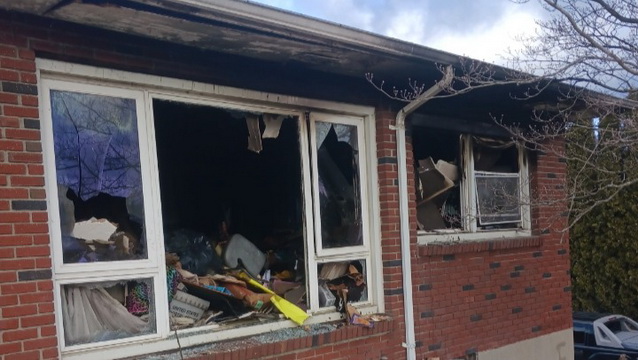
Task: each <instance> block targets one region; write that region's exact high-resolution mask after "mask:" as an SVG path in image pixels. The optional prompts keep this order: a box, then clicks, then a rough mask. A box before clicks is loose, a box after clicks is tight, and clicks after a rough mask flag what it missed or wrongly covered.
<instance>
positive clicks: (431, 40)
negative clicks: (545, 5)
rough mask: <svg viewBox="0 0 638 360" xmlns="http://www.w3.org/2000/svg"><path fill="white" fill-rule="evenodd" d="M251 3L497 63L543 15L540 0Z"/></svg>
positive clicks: (286, 0) (290, 0) (287, 0)
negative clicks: (516, 1) (515, 0)
mask: <svg viewBox="0 0 638 360" xmlns="http://www.w3.org/2000/svg"><path fill="white" fill-rule="evenodd" d="M252 1H253V2H257V3H261V4H265V5H269V6H273V7H276V8H280V9H285V10H289V11H293V12H297V13H301V14H305V15H308V16H312V17H316V18H319V19H323V20H328V21H332V22H335V23H339V24H343V25H347V26H351V27H354V28H358V29H362V30H366V31H370V32H373V33H376V34H380V35H385V36H389V37H392V38H397V39H401V40H405V41H409V42H413V43H417V44H420V45H424V46H428V47H431V48H434V49H437V50H444V51H447V52H451V53H454V54H458V55H466V56H469V57H472V58H475V59H478V60H483V61H487V62H491V63H496V64H505V59H506V58H507V55H508V51H510V50H516V49H517V48H520V42H519V41H517V38H519V37H520V36H525V35H531V34H533V33H534V31H535V29H536V24H535V19H537V18H540V17H541V16H543V15H544V10H543V9H542V8H541V7H540V6H539V4H538V2H537V1H536V0H530V1H529V2H527V3H523V4H519V3H514V2H512V1H510V0H252ZM519 1H520V0H519Z"/></svg>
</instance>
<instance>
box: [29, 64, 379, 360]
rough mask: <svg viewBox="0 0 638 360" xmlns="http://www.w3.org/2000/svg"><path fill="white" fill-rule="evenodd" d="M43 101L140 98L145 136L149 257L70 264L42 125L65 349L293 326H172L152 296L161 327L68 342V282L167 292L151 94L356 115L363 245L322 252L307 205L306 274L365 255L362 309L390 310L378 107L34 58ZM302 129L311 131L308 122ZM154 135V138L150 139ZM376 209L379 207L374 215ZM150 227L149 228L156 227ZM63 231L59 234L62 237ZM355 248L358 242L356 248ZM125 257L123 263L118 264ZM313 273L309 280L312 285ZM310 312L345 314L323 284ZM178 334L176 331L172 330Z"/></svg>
mask: <svg viewBox="0 0 638 360" xmlns="http://www.w3.org/2000/svg"><path fill="white" fill-rule="evenodd" d="M36 63H37V66H38V77H39V84H40V85H39V86H40V94H42V97H41V104H42V106H41V107H40V111H41V118H42V119H48V120H49V121H43V122H44V123H48V122H50V117H51V111H50V110H51V109H50V106H49V104H50V99H49V98H48V92H49V90H50V89H51V88H59V89H62V90H70V91H75V92H83V91H86V92H89V93H93V92H95V93H98V94H104V95H112V96H117V97H123V96H128V97H131V98H134V99H135V100H136V110H137V113H138V136H139V139H140V156H141V157H142V158H141V159H140V161H141V166H142V169H143V172H144V173H145V174H146V176H143V179H144V183H143V187H144V201H145V206H144V211H145V219H146V224H145V229H146V231H147V238H148V240H147V246H148V259H144V260H131V261H120V262H118V266H117V267H116V268H114V267H113V266H109V265H112V263H110V264H109V263H93V264H89V265H90V266H89V267H86V266H84V267H83V266H79V265H86V264H64V263H63V261H62V259H61V245H59V237H60V230H59V221H60V219H59V214H57V209H58V204H57V199H58V198H57V186H56V177H55V161H54V159H53V158H52V157H51V155H49V156H46V154H47V153H48V154H53V136H52V129H51V128H50V124H44V125H43V147H44V148H45V168H46V182H47V183H46V187H47V191H48V194H49V195H48V197H47V199H48V200H47V201H48V206H49V214H50V229H51V237H52V241H51V246H52V257H53V263H54V265H53V270H54V271H53V273H54V274H53V280H54V286H55V289H54V298H55V299H54V300H55V304H56V325H57V328H58V329H57V330H58V334H59V335H58V339H59V342H60V344H59V345H60V347H59V348H60V351H61V355H62V357H64V358H69V359H76V358H77V359H84V358H87V356H89V357H91V358H95V359H108V358H112V357H127V356H137V355H142V354H145V353H148V351H147V350H144V349H145V348H149V347H146V346H145V347H141V346H140V344H142V343H143V344H145V345H149V346H150V347H152V348H153V349H154V350H153V351H164V350H171V349H176V348H177V346H178V344H177V342H176V340H175V335H176V334H178V335H177V336H179V337H180V340H181V341H180V343H181V345H182V346H193V345H197V344H203V343H210V342H215V341H220V340H224V339H231V338H235V337H239V336H249V335H254V334H260V333H264V332H268V331H272V330H276V329H282V328H287V327H295V325H294V324H293V323H292V322H290V321H282V322H277V323H270V324H263V325H255V326H250V327H238V328H232V329H228V330H226V329H225V330H223V331H221V332H220V331H214V328H213V327H211V326H203V327H199V328H191V329H183V330H178V331H177V332H176V333H175V332H174V331H170V329H169V324H168V302H167V299H166V298H165V296H161V295H160V296H157V295H156V296H153V298H154V300H155V304H154V306H155V313H156V314H155V317H156V321H157V324H156V326H157V330H156V333H155V334H149V335H142V336H136V337H131V338H125V339H119V340H113V341H107V342H99V343H88V344H81V345H74V346H66V345H65V344H64V335H63V334H64V329H63V325H62V321H61V320H62V314H61V309H60V304H61V296H60V289H61V287H62V286H64V285H68V284H82V283H96V282H101V281H114V280H127V279H130V280H132V279H142V278H146V279H152V283H153V285H154V292H155V294H165V293H166V282H165V280H164V279H165V277H166V274H165V267H164V244H163V234H162V233H161V231H157V232H156V233H153V232H152V231H153V229H162V216H161V205H160V200H159V177H158V168H157V158H156V152H155V147H154V146H155V144H154V141H153V140H152V139H154V126H153V119H152V110H153V108H152V101H153V99H165V100H173V101H180V102H192V103H197V104H202V105H208V106H217V107H224V108H233V109H243V110H253V111H263V112H268V113H281V114H298V115H299V119H300V121H299V127H300V131H301V130H302V129H303V128H305V127H306V124H305V122H304V121H302V116H301V115H302V114H303V113H304V112H306V111H308V110H311V111H314V112H315V114H317V116H318V118H321V119H323V120H326V121H330V119H337V120H333V121H338V122H340V121H344V120H345V121H346V122H350V123H356V124H357V128H358V129H359V130H361V131H359V132H358V133H359V134H358V137H359V139H358V140H359V144H360V146H361V147H362V149H365V151H363V150H362V151H361V154H362V155H361V159H360V160H361V161H360V166H361V169H362V170H361V171H362V177H361V178H362V179H364V178H365V179H366V180H365V181H363V180H362V185H364V186H362V189H361V191H362V193H361V197H362V199H365V200H364V201H365V205H362V206H363V209H362V210H363V212H364V213H365V216H364V218H365V219H366V220H365V223H364V224H365V225H364V228H363V229H364V234H365V235H364V239H365V243H364V246H362V247H360V248H358V249H356V250H355V251H354V252H339V251H338V252H335V253H332V254H330V253H323V254H319V253H318V252H317V251H316V249H315V241H314V240H313V237H314V225H313V222H312V216H314V215H313V210H312V209H311V207H310V206H305V209H306V210H304V211H305V217H306V229H305V231H306V232H308V233H309V234H308V236H307V238H306V239H307V252H308V253H307V254H306V259H307V264H308V269H307V276H308V278H309V279H317V265H318V264H320V263H325V262H331V261H347V260H351V259H363V260H365V261H366V284H367V286H368V288H367V295H368V300H367V301H364V302H361V303H359V304H358V306H357V307H358V308H359V310H360V312H361V313H363V314H369V313H374V312H383V311H385V307H384V302H383V286H382V285H381V284H382V273H381V268H382V266H381V264H382V260H381V245H380V238H379V235H378V234H380V222H379V216H378V215H379V212H380V210H379V203H378V200H374V201H368V199H378V198H379V193H378V188H377V186H374V185H375V184H376V183H377V171H376V164H377V162H376V142H375V138H376V136H375V128H374V109H372V108H369V107H364V106H358V105H349V104H342V103H334V102H326V101H320V100H310V99H303V98H297V97H290V96H283V95H273V94H268V93H261V92H256V91H250V90H243V89H235V88H230V87H222V86H216V85H208V84H202V83H197V82H193V81H185V80H178V79H172V78H164V77H158V76H151V75H142V74H136V73H129V72H125V71H118V70H108V69H102V68H96V67H93V66H86V65H77V64H69V63H65V62H59V61H54V60H44V59H37V60H36ZM273 99H275V100H273ZM304 131H306V132H307V131H308V130H307V129H306V130H304ZM149 139H151V140H149ZM308 145H309V144H308V137H304V136H301V137H300V147H302V148H303V149H308ZM302 158H303V159H302V161H303V162H304V163H305V164H304V168H306V169H308V168H309V167H310V157H309V155H308V154H307V152H305V151H302ZM302 177H303V183H304V184H305V185H304V197H305V198H306V199H308V198H312V194H311V186H306V185H309V184H311V182H312V180H311V175H310V172H309V171H303V174H302ZM373 214H376V215H373ZM148 231H151V232H150V233H149V232H148ZM56 239H57V240H56ZM350 250H352V249H350ZM120 264H122V266H119V265H120ZM310 282H311V280H307V286H308V284H310ZM308 287H309V289H308V290H309V291H308V297H309V305H310V310H309V312H310V313H312V315H313V316H312V317H311V318H309V319H308V321H307V322H306V323H307V324H314V323H321V322H325V321H334V320H337V319H339V317H340V315H339V314H338V313H336V312H335V311H334V310H331V309H327V308H319V306H318V298H317V296H318V295H317V291H318V290H317V287H316V286H308ZM171 334H173V335H171Z"/></svg>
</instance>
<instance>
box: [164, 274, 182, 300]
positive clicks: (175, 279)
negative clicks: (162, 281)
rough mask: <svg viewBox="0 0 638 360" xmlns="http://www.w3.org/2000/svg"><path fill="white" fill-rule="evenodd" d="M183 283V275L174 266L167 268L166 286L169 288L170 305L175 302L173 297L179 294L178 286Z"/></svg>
mask: <svg viewBox="0 0 638 360" xmlns="http://www.w3.org/2000/svg"><path fill="white" fill-rule="evenodd" d="M181 282H182V275H181V274H180V273H179V271H177V269H176V268H175V267H174V266H172V265H168V266H166V285H167V288H168V303H169V304H170V303H171V301H173V296H175V293H176V292H177V285H179V283H181Z"/></svg>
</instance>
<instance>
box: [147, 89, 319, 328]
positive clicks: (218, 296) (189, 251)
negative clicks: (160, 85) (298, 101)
mask: <svg viewBox="0 0 638 360" xmlns="http://www.w3.org/2000/svg"><path fill="white" fill-rule="evenodd" d="M153 106H154V109H153V110H154V118H155V131H156V142H157V153H158V165H159V180H160V189H161V199H162V215H163V220H164V233H165V247H166V250H167V251H168V252H171V253H175V254H176V255H177V256H178V257H179V264H180V265H181V267H183V269H178V270H179V273H180V275H181V276H182V278H185V280H186V281H184V284H185V285H186V288H183V289H181V290H178V294H180V295H179V296H178V298H179V299H182V298H186V297H196V298H197V299H200V300H203V301H205V302H206V303H203V305H202V303H201V302H200V306H202V307H205V309H203V310H206V311H207V312H206V313H204V314H200V316H201V317H200V318H198V319H194V318H193V317H197V316H191V317H192V318H193V319H192V320H198V321H199V323H198V325H201V324H202V323H201V322H202V320H205V321H208V322H210V323H213V322H214V323H218V324H223V323H225V322H226V321H228V320H231V319H238V318H241V317H243V316H245V314H247V313H250V312H256V313H259V318H261V319H262V320H263V318H264V316H266V315H267V314H270V315H275V316H274V318H273V319H277V318H278V316H276V314H277V313H278V312H281V313H283V314H284V315H285V316H287V315H291V316H295V312H296V310H289V309H287V310H286V309H285V310H282V309H273V305H274V304H275V301H273V300H272V296H274V295H271V294H268V293H263V292H261V291H259V289H255V288H254V287H250V286H249V287H246V283H245V282H243V285H241V283H242V281H239V283H240V284H238V283H237V282H238V281H237V280H236V279H235V278H231V277H225V276H228V275H230V274H231V273H232V272H233V271H235V270H239V269H241V270H242V271H245V272H246V273H247V274H248V276H250V277H251V278H254V279H261V280H263V281H264V282H267V283H268V286H269V287H270V288H271V289H272V290H273V291H274V292H275V293H276V295H277V296H281V297H282V298H283V299H287V300H288V301H289V302H290V303H291V304H294V305H295V306H297V307H298V308H299V309H301V311H303V310H305V309H307V308H308V305H307V295H306V288H307V287H306V286H307V285H306V273H305V272H306V265H305V252H306V249H305V239H304V236H303V231H302V230H303V223H302V221H303V206H304V204H303V201H302V176H301V154H300V150H299V149H300V146H299V128H298V120H297V119H296V118H293V117H288V116H286V117H280V116H272V115H264V114H254V113H249V112H244V111H239V110H226V109H222V108H215V107H210V106H199V105H190V104H185V103H178V102H170V101H162V100H155V101H154V104H153ZM244 119H246V120H244ZM248 119H252V120H248ZM278 119H279V120H278ZM255 121H256V123H255ZM273 122H280V124H274V125H273ZM255 124H257V125H255ZM273 127H274V130H273ZM268 128H270V130H268ZM256 129H257V130H256ZM259 129H265V130H264V134H266V132H269V133H270V134H271V135H270V136H269V137H266V136H264V134H261V133H259V131H258V130H259ZM257 137H259V141H257V140H256V139H257ZM257 150H258V151H257ZM172 265H175V261H174V263H173V264H172ZM229 268H230V269H229ZM184 270H186V272H185V271H184ZM189 273H190V274H189ZM193 275H194V277H192V276H193ZM189 277H191V278H189ZM224 277H225V278H224ZM233 279H235V280H233ZM178 301H181V300H178ZM172 310H174V306H173V309H172ZM286 311H292V314H286V313H285V312H286ZM172 314H174V315H176V314H178V312H177V311H172ZM303 314H305V312H304V313H303ZM173 317H179V316H173ZM181 326H182V325H180V324H177V323H175V322H173V327H181Z"/></svg>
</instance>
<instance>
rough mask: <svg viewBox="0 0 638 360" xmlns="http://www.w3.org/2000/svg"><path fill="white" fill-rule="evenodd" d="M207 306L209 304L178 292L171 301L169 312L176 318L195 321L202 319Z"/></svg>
mask: <svg viewBox="0 0 638 360" xmlns="http://www.w3.org/2000/svg"><path fill="white" fill-rule="evenodd" d="M209 305H210V302H208V301H206V300H203V299H200V298H198V297H196V296H193V295H190V294H187V293H185V292H183V291H179V290H178V291H177V292H176V293H175V296H173V301H171V304H170V312H171V314H174V315H176V316H181V317H187V318H191V319H193V320H195V321H197V320H199V319H200V318H201V317H202V315H203V314H204V311H205V310H206V309H208V306H209Z"/></svg>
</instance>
